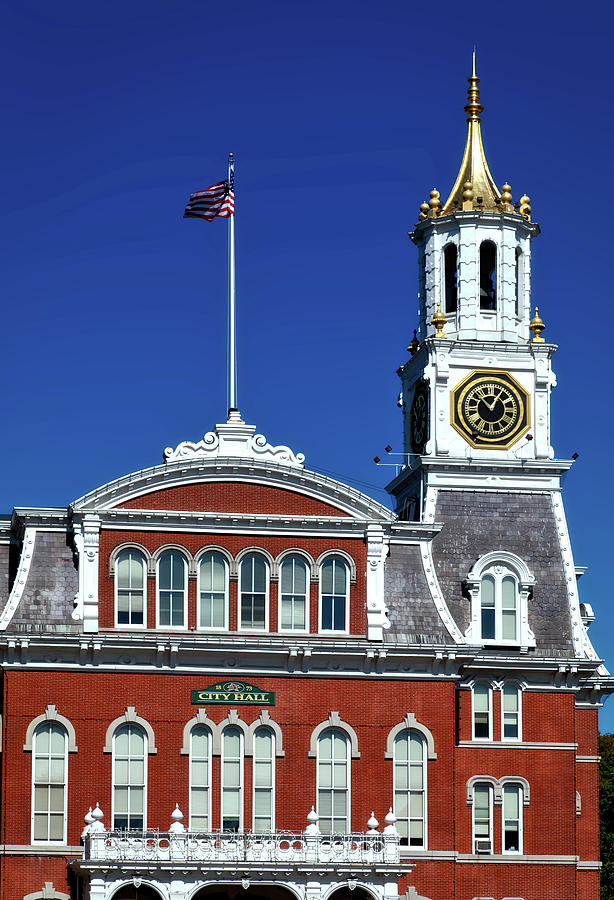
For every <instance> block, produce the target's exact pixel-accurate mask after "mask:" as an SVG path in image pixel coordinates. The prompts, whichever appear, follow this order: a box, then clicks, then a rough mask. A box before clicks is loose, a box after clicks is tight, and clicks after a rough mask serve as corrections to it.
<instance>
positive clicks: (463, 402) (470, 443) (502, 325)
mask: <svg viewBox="0 0 614 900" xmlns="http://www.w3.org/2000/svg"><path fill="white" fill-rule="evenodd" d="M478 85H479V78H478V77H477V75H476V71H475V55H474V60H473V69H472V74H471V77H470V78H469V89H468V100H467V105H466V106H465V112H466V113H467V138H466V142H465V149H464V153H463V157H462V161H461V165H460V169H459V172H458V175H457V177H456V181H455V182H454V185H453V187H452V190H451V191H450V194H449V196H448V198H447V200H446V201H445V202H442V200H441V198H440V195H439V192H438V191H437V190H432V191H431V194H430V199H429V201H428V202H424V203H423V204H422V205H421V207H420V214H419V221H418V223H417V224H416V226H415V228H414V230H413V232H412V233H411V239H412V241H413V242H414V244H415V245H416V247H417V248H418V268H419V323H418V328H417V329H416V332H415V333H414V338H413V339H412V341H411V342H410V345H409V347H408V350H409V352H410V353H411V358H410V359H409V361H408V362H407V363H406V364H405V365H403V366H402V367H401V368H400V369H399V370H398V371H399V375H400V378H401V382H402V393H401V395H400V401H399V402H400V405H401V406H402V408H403V415H404V446H403V453H404V462H405V465H404V467H403V469H402V471H401V473H400V475H399V476H398V477H397V478H396V479H395V480H394V481H393V482H392V484H391V485H390V490H391V491H392V493H393V494H394V496H395V497H396V500H397V511H398V512H399V513H400V515H401V516H402V517H403V518H421V517H422V515H424V512H425V510H424V506H425V503H427V501H428V489H429V488H431V487H442V486H443V485H446V486H450V487H452V486H454V487H461V486H464V487H467V486H469V485H471V486H472V487H482V486H484V484H487V485H489V486H490V487H493V486H497V487H499V488H504V489H506V490H516V489H519V490H523V491H524V490H526V489H527V487H529V486H533V487H536V486H539V487H547V489H551V488H553V487H554V486H555V484H556V485H558V477H559V475H560V473H561V471H563V470H564V469H565V468H567V464H563V469H562V468H561V464H560V463H557V462H554V452H553V449H552V446H551V444H550V391H551V389H552V387H553V386H554V385H555V384H556V379H555V376H554V374H553V372H552V368H551V358H552V356H553V354H554V352H555V350H556V347H555V346H554V345H553V344H550V343H548V342H546V341H545V340H544V338H543V337H542V336H541V332H542V331H543V330H544V328H545V325H544V323H543V321H542V320H541V319H540V317H539V314H538V311H537V309H535V310H534V311H533V310H532V306H531V245H532V241H533V238H535V237H537V235H538V234H539V231H540V229H539V226H538V225H537V224H536V223H535V222H533V221H532V218H531V206H530V199H529V197H528V196H526V194H525V195H523V196H522V197H521V198H520V200H519V201H518V202H516V203H514V201H513V197H512V189H511V187H510V185H509V184H508V183H507V182H506V183H505V184H503V186H502V188H501V190H499V189H498V188H497V185H496V184H495V181H494V179H493V177H492V175H491V173H490V170H489V167H488V163H487V162H486V157H485V154H484V148H483V145H482V136H481V115H482V112H483V110H484V107H483V106H482V104H481V103H480V90H479V87H478ZM553 479H554V481H553Z"/></svg>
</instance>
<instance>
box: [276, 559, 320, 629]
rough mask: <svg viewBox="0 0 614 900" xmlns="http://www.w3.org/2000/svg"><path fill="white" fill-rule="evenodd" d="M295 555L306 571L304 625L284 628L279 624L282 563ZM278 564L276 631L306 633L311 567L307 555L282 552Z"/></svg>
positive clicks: (309, 602) (280, 617) (308, 617)
mask: <svg viewBox="0 0 614 900" xmlns="http://www.w3.org/2000/svg"><path fill="white" fill-rule="evenodd" d="M293 556H296V557H298V559H300V560H301V562H303V563H304V565H305V572H306V581H305V627H304V628H284V627H283V626H282V624H281V622H282V616H281V600H282V588H281V585H282V568H283V565H284V563H285V562H286V561H287V560H288V559H289V558H291V557H293ZM277 564H278V572H279V581H278V583H277V624H278V631H279V632H280V633H281V634H307V633H308V632H309V621H310V612H311V611H310V609H309V607H310V606H311V581H312V567H311V564H310V562H309V560H308V559H307V557H306V556H305V555H304V554H303V553H300V552H295V553H284V555H283V557H282V558H281V559H279V557H278V560H277Z"/></svg>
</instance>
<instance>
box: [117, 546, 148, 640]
mask: <svg viewBox="0 0 614 900" xmlns="http://www.w3.org/2000/svg"><path fill="white" fill-rule="evenodd" d="M129 551H132V552H133V553H135V554H138V555H139V556H140V557H141V565H142V566H143V624H142V625H133V624H132V623H130V622H128V623H125V622H123V623H120V622H118V615H119V578H118V576H117V563H118V560H119V557H120V555H121V554H122V553H124V552H129ZM148 570H149V565H148V562H147V559H146V557H145V556H144V555H143V551H142V549H141V547H140V546H138V545H132V544H127V545H126V544H124V545H123V546H122V547H120V548H119V549H118V552H117V553H116V554H115V556H114V558H113V588H114V594H115V627H116V628H117V629H119V630H120V631H144V630H146V629H147V588H148V584H147V582H148V577H147V576H148Z"/></svg>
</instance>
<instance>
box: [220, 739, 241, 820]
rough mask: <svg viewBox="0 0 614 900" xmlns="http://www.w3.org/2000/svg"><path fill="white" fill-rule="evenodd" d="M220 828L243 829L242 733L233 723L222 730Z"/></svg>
mask: <svg viewBox="0 0 614 900" xmlns="http://www.w3.org/2000/svg"><path fill="white" fill-rule="evenodd" d="M222 829H223V830H224V831H242V830H243V734H242V732H241V730H240V729H239V728H236V727H235V726H234V725H231V726H229V727H227V728H225V729H224V731H223V732H222Z"/></svg>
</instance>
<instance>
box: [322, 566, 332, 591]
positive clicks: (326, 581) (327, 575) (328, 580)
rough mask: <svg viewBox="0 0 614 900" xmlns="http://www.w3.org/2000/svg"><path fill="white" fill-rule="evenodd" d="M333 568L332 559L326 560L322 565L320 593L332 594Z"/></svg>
mask: <svg viewBox="0 0 614 900" xmlns="http://www.w3.org/2000/svg"><path fill="white" fill-rule="evenodd" d="M333 567H334V563H333V560H332V559H328V560H326V562H324V563H323V565H322V573H321V576H320V577H321V579H322V593H323V594H332V593H333Z"/></svg>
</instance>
